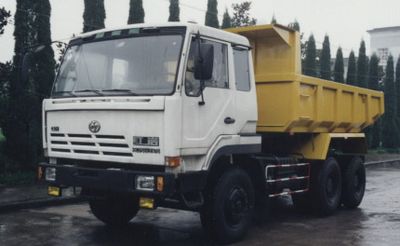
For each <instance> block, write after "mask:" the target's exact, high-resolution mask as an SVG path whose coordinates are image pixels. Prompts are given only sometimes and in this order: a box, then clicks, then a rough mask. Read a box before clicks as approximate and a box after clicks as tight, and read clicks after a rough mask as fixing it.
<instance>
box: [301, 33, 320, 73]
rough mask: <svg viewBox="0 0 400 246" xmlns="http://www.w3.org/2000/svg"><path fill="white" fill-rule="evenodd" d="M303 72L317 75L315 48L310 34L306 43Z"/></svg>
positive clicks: (312, 36)
mask: <svg viewBox="0 0 400 246" xmlns="http://www.w3.org/2000/svg"><path fill="white" fill-rule="evenodd" d="M303 73H304V74H305V75H308V76H314V77H315V76H317V48H316V46H315V39H314V35H312V34H311V35H310V37H309V39H308V41H307V45H306V51H305V58H304V67H303Z"/></svg>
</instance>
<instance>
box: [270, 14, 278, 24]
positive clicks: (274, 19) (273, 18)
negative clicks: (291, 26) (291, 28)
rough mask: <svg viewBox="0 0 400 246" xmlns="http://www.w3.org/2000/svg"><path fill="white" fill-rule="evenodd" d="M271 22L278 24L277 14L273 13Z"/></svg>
mask: <svg viewBox="0 0 400 246" xmlns="http://www.w3.org/2000/svg"><path fill="white" fill-rule="evenodd" d="M271 24H273V25H275V24H278V21H277V20H276V17H275V14H274V15H272V19H271Z"/></svg>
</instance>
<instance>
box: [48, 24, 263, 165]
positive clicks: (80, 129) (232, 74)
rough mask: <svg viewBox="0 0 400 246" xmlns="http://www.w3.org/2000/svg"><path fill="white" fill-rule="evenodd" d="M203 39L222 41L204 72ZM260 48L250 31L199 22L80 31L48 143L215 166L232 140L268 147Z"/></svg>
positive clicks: (56, 92) (114, 159) (71, 152)
mask: <svg viewBox="0 0 400 246" xmlns="http://www.w3.org/2000/svg"><path fill="white" fill-rule="evenodd" d="M199 43H200V44H201V45H203V44H208V45H209V46H211V47H212V49H213V66H212V76H211V78H210V79H208V80H204V81H202V82H201V81H200V80H198V79H196V78H195V71H194V69H195V67H194V66H195V64H194V63H195V59H198V53H199V46H198V44H199ZM250 57H251V54H250V52H249V42H248V40H247V39H246V38H244V37H242V36H239V35H236V34H231V33H228V32H221V31H219V30H215V29H213V28H209V27H204V26H200V25H195V24H181V23H177V24H172V23H168V24H167V25H155V26H149V25H133V26H127V27H125V28H122V29H114V30H100V31H96V32H91V33H86V34H83V35H82V36H78V37H76V38H74V39H73V40H72V41H71V43H70V44H69V47H68V49H67V51H66V54H65V56H64V59H63V62H62V65H61V68H60V71H59V74H58V76H57V79H56V81H55V84H54V88H53V91H52V97H51V98H49V99H46V100H44V102H43V121H44V124H43V139H44V141H43V143H44V149H45V151H46V152H47V154H48V157H49V158H50V159H53V160H54V161H56V159H59V158H62V159H77V160H82V161H83V160H86V161H94V162H96V161H97V162H108V163H110V162H111V163H119V164H121V166H122V167H129V165H130V164H137V165H149V166H150V165H155V166H162V167H166V172H173V173H182V172H188V171H201V170H207V169H208V166H209V165H210V161H211V159H212V157H213V156H214V154H215V153H216V152H217V151H218V150H220V149H221V148H222V147H225V151H229V150H227V149H226V148H227V147H232V148H235V149H241V150H243V151H247V150H246V149H249V150H248V151H250V152H252V151H253V152H255V151H259V145H260V143H261V139H260V137H257V136H254V134H255V131H256V121H257V104H256V90H255V84H254V78H253V73H251V71H252V64H251V59H250ZM202 86H203V87H202ZM169 161H171V162H173V163H174V164H173V165H176V164H177V163H176V162H179V165H177V167H176V166H174V167H169V166H170V163H168V162H169Z"/></svg>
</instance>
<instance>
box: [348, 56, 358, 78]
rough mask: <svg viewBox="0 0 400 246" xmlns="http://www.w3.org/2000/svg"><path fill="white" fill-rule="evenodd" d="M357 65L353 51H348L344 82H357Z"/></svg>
mask: <svg viewBox="0 0 400 246" xmlns="http://www.w3.org/2000/svg"><path fill="white" fill-rule="evenodd" d="M356 71H357V65H356V57H355V55H354V51H351V52H350V56H349V64H348V68H347V79H346V84H349V85H356V82H357V72H356Z"/></svg>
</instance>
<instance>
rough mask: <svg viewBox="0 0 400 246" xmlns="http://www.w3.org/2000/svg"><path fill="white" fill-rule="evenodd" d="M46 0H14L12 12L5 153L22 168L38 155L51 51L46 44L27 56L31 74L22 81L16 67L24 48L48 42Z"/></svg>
mask: <svg viewBox="0 0 400 246" xmlns="http://www.w3.org/2000/svg"><path fill="white" fill-rule="evenodd" d="M50 14H51V7H50V3H49V0H37V1H29V0H18V1H17V11H16V14H15V30H14V37H15V47H14V51H15V55H14V58H13V63H14V64H15V66H14V68H15V69H14V71H13V72H12V79H11V84H10V92H9V95H10V98H9V103H8V105H9V107H8V109H7V112H8V117H7V119H6V120H5V122H4V134H5V136H6V148H7V152H8V155H9V156H10V157H11V158H12V159H14V160H15V161H16V162H17V163H20V164H21V165H23V166H25V167H33V166H35V165H36V163H37V162H38V161H39V158H40V156H41V152H42V151H41V119H42V117H41V104H42V99H43V98H44V97H46V96H48V95H49V92H50V88H51V85H52V82H53V80H54V64H55V62H54V52H53V49H52V48H51V46H50V45H47V46H45V48H44V49H43V50H42V51H40V52H37V53H34V54H32V55H31V59H30V60H31V66H30V71H31V73H30V74H31V76H30V77H29V79H28V80H22V78H21V77H20V70H21V65H22V60H23V56H24V55H25V53H26V52H27V51H28V50H27V49H26V48H27V47H29V46H32V45H36V44H50V42H51V34H50Z"/></svg>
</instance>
